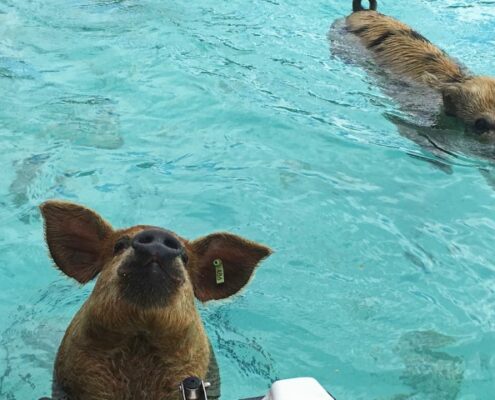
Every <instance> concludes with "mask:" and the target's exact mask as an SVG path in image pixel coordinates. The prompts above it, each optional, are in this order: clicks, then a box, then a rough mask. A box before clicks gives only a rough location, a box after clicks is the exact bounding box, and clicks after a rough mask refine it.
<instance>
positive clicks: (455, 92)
mask: <svg viewBox="0 0 495 400" xmlns="http://www.w3.org/2000/svg"><path fill="white" fill-rule="evenodd" d="M440 91H441V93H442V99H443V106H444V110H445V113H446V114H448V115H456V104H457V103H459V101H460V100H461V99H460V97H461V94H462V90H461V85H460V84H456V83H451V84H446V85H443V86H442V87H441V88H440Z"/></svg>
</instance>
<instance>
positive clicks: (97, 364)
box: [40, 200, 271, 400]
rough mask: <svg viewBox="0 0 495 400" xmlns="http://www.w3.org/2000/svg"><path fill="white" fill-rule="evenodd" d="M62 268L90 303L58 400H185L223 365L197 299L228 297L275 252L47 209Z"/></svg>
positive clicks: (62, 358)
mask: <svg viewBox="0 0 495 400" xmlns="http://www.w3.org/2000/svg"><path fill="white" fill-rule="evenodd" d="M40 210H41V214H42V217H43V219H44V229H45V238H46V242H47V245H48V249H49V253H50V256H51V258H52V259H53V261H54V263H55V265H56V267H57V268H58V269H60V271H61V272H62V273H64V274H65V275H67V276H69V277H71V278H73V279H75V280H76V281H77V282H79V283H81V284H85V283H87V282H89V281H91V280H93V279H94V278H97V279H96V283H95V286H94V289H93V290H92V292H91V294H90V296H89V297H88V299H87V300H86V302H85V303H84V304H83V306H82V307H81V308H80V310H79V311H78V312H77V313H76V315H75V316H74V318H73V319H72V321H71V323H70V324H69V327H68V328H67V330H66V333H65V335H64V337H63V340H62V342H61V345H60V347H59V350H58V352H57V356H56V360H55V366H54V385H53V397H54V398H55V399H56V398H64V399H70V400H115V399H119V400H131V399H133V400H137V399H147V400H167V399H171V400H172V399H173V400H176V399H179V398H180V397H179V391H178V388H179V384H180V382H181V381H182V380H183V379H184V378H186V377H189V376H197V377H200V378H201V379H205V380H208V379H210V378H213V380H216V382H212V383H213V386H217V387H213V388H212V391H213V392H215V393H216V395H214V396H212V398H218V397H219V393H220V388H219V384H220V382H219V377H218V376H219V375H218V366H217V364H216V361H215V356H214V353H213V349H212V347H211V345H210V341H209V339H208V337H207V334H206V332H205V328H204V326H203V323H202V321H201V318H200V315H199V313H198V311H197V308H196V304H195V298H197V299H198V300H199V301H201V302H206V301H209V300H217V299H224V298H227V297H230V296H232V295H234V294H236V293H237V292H239V291H240V290H241V289H242V288H243V287H244V286H245V285H246V284H247V283H248V281H249V280H250V279H251V277H252V275H253V273H254V270H255V268H256V267H257V266H258V264H259V263H260V262H261V261H262V260H263V259H265V258H266V257H268V256H269V255H270V254H271V250H270V248H268V247H267V246H264V245H262V244H259V243H255V242H253V241H249V240H246V239H244V238H242V237H240V236H237V235H234V234H231V233H224V232H221V233H213V234H210V235H207V236H204V237H200V238H198V239H195V240H187V239H185V238H183V237H181V236H179V235H177V234H176V233H174V232H172V231H170V230H167V229H163V228H159V227H155V226H148V225H137V226H133V227H130V228H126V229H114V228H112V226H111V225H110V224H109V223H108V222H106V221H105V220H104V219H103V218H102V217H100V216H99V215H98V214H97V213H96V212H95V211H92V210H90V209H88V208H86V207H84V206H81V205H78V204H74V203H70V202H65V201H58V200H50V201H47V202H45V203H43V204H42V205H41V206H40Z"/></svg>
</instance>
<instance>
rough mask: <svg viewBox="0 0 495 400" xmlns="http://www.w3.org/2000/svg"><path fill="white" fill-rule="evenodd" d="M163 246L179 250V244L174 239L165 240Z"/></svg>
mask: <svg viewBox="0 0 495 400" xmlns="http://www.w3.org/2000/svg"><path fill="white" fill-rule="evenodd" d="M163 244H164V245H165V246H167V247H169V248H171V249H174V250H179V243H178V242H176V241H175V240H172V239H168V238H167V239H165V241H164V242H163Z"/></svg>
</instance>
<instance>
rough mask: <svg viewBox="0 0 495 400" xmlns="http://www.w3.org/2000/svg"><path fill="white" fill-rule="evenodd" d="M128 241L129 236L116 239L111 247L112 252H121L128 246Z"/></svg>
mask: <svg viewBox="0 0 495 400" xmlns="http://www.w3.org/2000/svg"><path fill="white" fill-rule="evenodd" d="M130 243H131V240H130V239H129V237H127V236H124V237H121V238H120V239H119V240H117V242H116V243H115V246H114V247H113V254H114V255H115V256H116V255H117V254H119V253H121V252H122V251H124V250H125V249H127V248H128V247H129V245H130Z"/></svg>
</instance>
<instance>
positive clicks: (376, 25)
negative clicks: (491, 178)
mask: <svg viewBox="0 0 495 400" xmlns="http://www.w3.org/2000/svg"><path fill="white" fill-rule="evenodd" d="M346 27H347V29H348V30H349V31H350V32H352V33H354V34H355V35H356V36H358V37H359V38H360V40H361V42H362V43H363V45H364V46H365V47H366V48H367V49H369V50H370V51H371V52H372V54H373V56H374V58H375V59H376V60H377V62H378V64H380V65H382V66H383V67H385V68H387V69H389V70H390V71H392V72H393V73H395V74H398V75H400V76H403V77H405V78H407V79H410V80H412V81H415V82H417V83H420V84H424V85H427V86H429V87H431V88H433V89H435V90H438V91H439V92H440V93H441V94H442V97H443V102H444V108H445V111H446V113H447V114H450V115H453V116H456V117H458V118H460V119H461V120H463V121H464V122H465V123H466V124H467V126H468V127H470V128H472V129H473V128H475V125H476V123H477V121H478V120H479V119H481V118H483V119H485V120H486V121H487V123H488V125H487V126H488V128H489V129H487V130H485V131H483V132H477V133H479V134H482V135H488V134H495V79H493V78H490V77H479V76H471V75H470V74H468V73H467V71H465V70H464V69H463V68H462V67H461V66H460V65H459V64H458V63H457V62H455V61H454V60H453V59H452V58H450V57H449V56H448V55H447V54H446V53H445V52H443V51H442V50H440V49H439V48H438V47H436V46H435V45H433V44H432V43H430V41H429V40H428V39H426V38H424V37H423V36H422V35H420V34H419V33H417V32H415V31H414V30H412V29H411V28H410V27H409V26H408V25H406V24H403V23H402V22H399V21H397V20H396V19H394V18H391V17H388V16H386V15H383V14H380V13H378V12H376V11H370V10H362V11H358V12H354V13H352V14H351V15H349V16H348V17H347V18H346Z"/></svg>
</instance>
